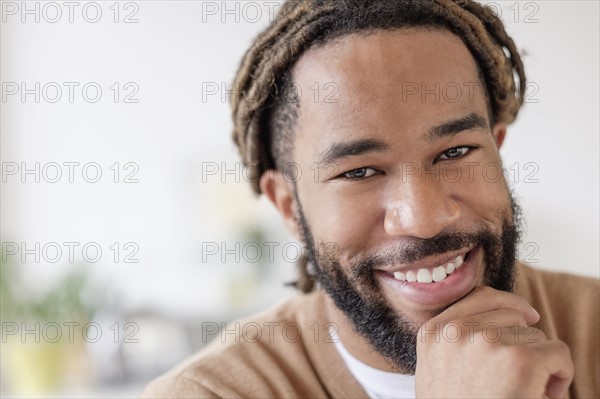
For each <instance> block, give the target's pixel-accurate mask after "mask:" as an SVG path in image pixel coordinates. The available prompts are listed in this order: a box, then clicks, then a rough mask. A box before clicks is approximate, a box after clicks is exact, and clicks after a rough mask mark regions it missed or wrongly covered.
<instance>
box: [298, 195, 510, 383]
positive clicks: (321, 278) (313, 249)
mask: <svg viewBox="0 0 600 399" xmlns="http://www.w3.org/2000/svg"><path fill="white" fill-rule="evenodd" d="M508 200H509V204H508V205H507V207H506V208H505V209H503V210H502V211H501V212H499V215H498V216H499V218H500V220H501V228H502V230H501V231H500V232H494V231H492V230H491V229H490V228H489V227H488V226H486V225H481V226H478V227H477V228H476V229H474V230H473V231H466V232H458V231H442V232H440V233H439V234H438V235H436V236H435V237H432V238H430V239H411V240H410V242H409V243H405V244H404V245H402V246H401V247H398V248H388V249H386V250H384V251H380V252H378V253H372V254H363V255H362V256H360V259H354V260H352V261H351V262H350V263H349V265H348V266H346V267H345V268H344V267H342V265H341V262H340V260H339V259H338V258H336V256H335V253H336V252H337V251H336V249H337V248H335V245H334V246H333V248H332V246H331V244H326V245H323V244H320V245H319V243H317V242H315V241H314V238H313V235H312V231H311V229H310V227H309V225H308V223H307V220H306V217H305V216H304V214H303V212H302V206H301V204H300V201H299V199H298V196H297V195H296V201H297V204H298V219H299V224H300V227H301V232H302V235H303V239H304V242H305V245H306V255H307V258H308V262H309V264H308V267H309V272H310V274H311V275H312V276H313V277H314V279H315V280H316V282H317V283H318V284H319V285H320V286H321V287H322V288H323V289H324V290H325V292H326V293H327V294H328V295H329V297H331V299H332V300H333V302H334V304H335V305H336V306H337V307H338V308H339V309H340V310H341V311H342V312H343V313H344V314H345V316H346V317H347V318H348V319H349V320H350V321H351V322H352V324H353V326H354V329H355V331H356V332H357V333H358V334H360V335H361V336H362V337H364V338H365V339H366V340H367V342H368V343H369V344H370V345H371V347H372V348H373V349H374V350H375V351H377V352H378V353H379V354H381V355H382V356H383V357H385V358H386V359H387V360H388V361H389V362H390V363H391V366H392V367H393V368H394V369H398V370H399V371H401V372H403V373H407V374H414V373H415V369H416V364H417V332H418V326H417V325H416V323H414V322H411V321H410V320H408V319H407V318H406V317H405V316H404V315H403V314H398V312H396V311H395V310H394V309H392V307H391V306H390V305H389V304H388V302H387V301H386V300H385V298H384V296H383V295H382V294H381V289H380V287H379V284H378V282H377V279H376V276H375V272H374V268H375V267H377V266H384V265H390V264H393V263H409V262H416V261H419V260H420V259H424V258H425V257H427V256H431V255H437V254H444V253H447V252H450V251H455V250H460V249H462V248H465V247H466V246H470V245H477V246H481V247H482V249H483V251H484V262H485V268H484V277H483V280H484V281H483V284H484V285H487V286H490V287H492V288H495V289H497V290H502V291H508V292H512V291H513V290H514V285H515V281H516V267H515V264H516V258H517V245H518V242H519V237H520V216H521V208H520V207H519V205H518V204H517V202H516V200H515V198H514V196H513V195H512V194H510V193H509V195H508ZM318 249H319V251H318ZM324 249H325V250H324ZM344 269H347V270H348V271H347V272H344ZM443 310H444V309H439V310H438V311H437V312H433V313H434V314H432V317H433V316H434V315H435V314H437V313H440V312H441V311H443Z"/></svg>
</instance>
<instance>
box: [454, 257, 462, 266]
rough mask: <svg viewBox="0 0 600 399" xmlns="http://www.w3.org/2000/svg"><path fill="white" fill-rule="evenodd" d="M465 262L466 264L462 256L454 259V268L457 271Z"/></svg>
mask: <svg viewBox="0 0 600 399" xmlns="http://www.w3.org/2000/svg"><path fill="white" fill-rule="evenodd" d="M463 262H464V260H463V257H462V255H461V256H457V257H456V259H454V267H455V268H456V269H458V268H459V267H461V266H462V264H463Z"/></svg>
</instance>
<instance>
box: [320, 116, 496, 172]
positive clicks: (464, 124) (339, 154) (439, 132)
mask: <svg viewBox="0 0 600 399" xmlns="http://www.w3.org/2000/svg"><path fill="white" fill-rule="evenodd" d="M478 128H480V129H489V126H488V123H487V120H486V119H485V118H484V117H483V116H481V115H480V114H477V113H474V112H473V113H470V114H468V115H465V116H463V117H460V118H458V119H454V120H451V121H448V122H444V123H443V124H441V125H438V126H434V127H432V128H431V129H429V131H428V132H427V133H425V135H424V139H425V140H426V141H428V142H433V141H435V140H437V139H440V138H443V137H449V136H454V135H455V134H458V133H460V132H464V131H467V130H473V129H478ZM389 149H390V146H389V145H388V144H387V143H385V142H383V141H380V140H377V139H358V140H353V141H347V142H341V143H335V144H332V145H331V146H330V147H329V148H327V149H326V150H325V151H323V152H322V153H321V155H320V156H319V162H321V163H325V164H329V163H334V162H335V161H337V160H339V159H342V158H345V157H348V156H357V155H364V154H368V153H373V152H385V151H388V150H389Z"/></svg>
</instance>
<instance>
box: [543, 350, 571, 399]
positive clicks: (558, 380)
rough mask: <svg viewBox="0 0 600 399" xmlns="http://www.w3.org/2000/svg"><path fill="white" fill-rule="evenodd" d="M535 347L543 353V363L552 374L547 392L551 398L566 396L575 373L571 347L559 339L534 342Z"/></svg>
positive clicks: (547, 385)
mask: <svg viewBox="0 0 600 399" xmlns="http://www.w3.org/2000/svg"><path fill="white" fill-rule="evenodd" d="M533 347H534V348H535V349H536V350H537V351H538V352H539V353H540V354H541V356H542V360H543V364H544V366H545V368H546V371H547V372H548V374H549V375H550V378H549V380H548V383H547V384H546V392H545V394H546V395H547V396H548V397H549V398H562V397H565V396H566V393H567V390H568V389H569V386H570V385H571V381H573V376H574V375H575V367H574V366H573V360H572V359H571V351H570V350H569V347H568V346H567V345H566V344H565V343H564V342H562V341H558V340H551V341H545V342H542V343H539V344H534V345H533Z"/></svg>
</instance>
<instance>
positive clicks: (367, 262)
mask: <svg viewBox="0 0 600 399" xmlns="http://www.w3.org/2000/svg"><path fill="white" fill-rule="evenodd" d="M496 240H497V238H496V237H495V236H494V234H493V233H491V232H490V231H487V230H481V231H476V232H442V233H440V234H438V235H436V236H435V237H432V238H427V239H412V240H411V241H409V242H404V243H402V244H399V245H397V246H392V247H388V248H385V249H383V250H379V251H377V252H376V253H371V254H366V255H365V256H364V257H362V258H361V259H357V260H355V261H353V262H351V264H350V270H351V271H353V274H355V275H361V274H363V273H366V272H370V271H372V270H373V269H376V268H379V267H383V266H388V265H390V264H398V263H413V262H418V261H420V260H423V259H425V258H427V257H430V256H436V255H439V256H440V257H441V256H442V255H444V254H447V253H449V252H455V251H459V250H461V249H464V248H467V247H475V246H477V245H486V244H487V243H491V242H494V241H496Z"/></svg>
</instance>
